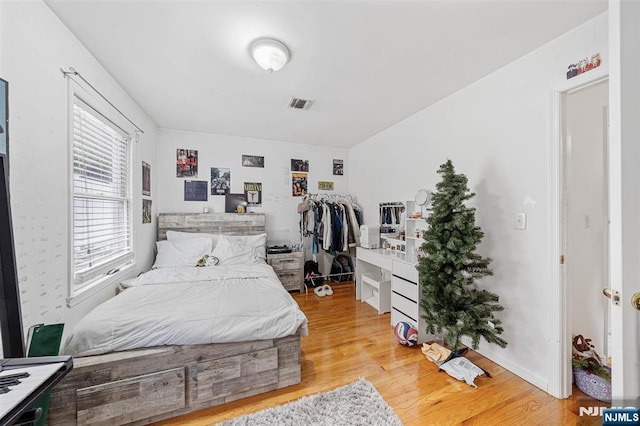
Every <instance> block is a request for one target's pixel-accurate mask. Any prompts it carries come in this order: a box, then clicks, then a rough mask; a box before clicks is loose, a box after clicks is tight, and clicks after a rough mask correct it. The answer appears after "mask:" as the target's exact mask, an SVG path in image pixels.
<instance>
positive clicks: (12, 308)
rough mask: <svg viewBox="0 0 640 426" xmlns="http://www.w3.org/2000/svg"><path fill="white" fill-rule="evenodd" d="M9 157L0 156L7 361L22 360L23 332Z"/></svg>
mask: <svg viewBox="0 0 640 426" xmlns="http://www.w3.org/2000/svg"><path fill="white" fill-rule="evenodd" d="M7 166H8V164H7V156H6V155H4V154H0V333H1V334H2V352H3V354H4V358H23V357H24V356H25V350H24V333H23V330H22V313H21V310H20V290H19V288H18V271H17V269H16V257H15V247H14V245H13V225H12V222H11V203H10V197H9V170H8V167H7Z"/></svg>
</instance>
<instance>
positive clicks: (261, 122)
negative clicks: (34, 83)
mask: <svg viewBox="0 0 640 426" xmlns="http://www.w3.org/2000/svg"><path fill="white" fill-rule="evenodd" d="M46 3H47V4H48V5H49V6H50V7H51V9H52V10H53V11H54V12H55V13H56V15H57V16H58V17H59V18H60V19H61V20H62V22H64V23H65V24H66V25H67V26H68V27H69V29H70V30H71V31H72V32H73V33H74V34H75V35H76V36H77V37H78V38H79V39H80V40H81V42H82V43H84V45H85V46H86V47H87V48H88V49H89V50H90V51H91V52H93V54H94V55H95V57H96V58H97V59H98V60H99V61H100V62H101V63H102V65H103V66H104V67H105V68H106V69H107V70H108V71H109V72H110V73H111V75H112V76H113V77H114V78H115V79H116V80H117V81H118V82H119V83H120V84H121V85H122V86H123V87H124V88H125V89H126V90H127V92H128V93H129V94H130V95H131V96H132V97H133V98H134V99H135V100H136V101H137V102H138V104H139V105H140V106H141V107H142V108H143V109H144V110H145V111H146V112H147V113H148V114H149V115H150V116H151V117H152V118H153V119H154V120H155V122H156V123H157V124H158V126H160V127H165V128H173V129H185V130H193V131H203V132H211V133H218V134H228V135H239V136H247V137H255V138H263V139H274V140H280V141H289V142H298V143H307V144H315V145H326V146H342V147H349V146H353V145H355V144H357V143H359V142H361V141H363V140H365V139H366V138H368V137H370V136H372V135H374V134H376V133H378V132H380V131H381V130H383V129H385V128H387V127H389V126H391V125H393V124H395V123H397V122H398V121H400V120H402V119H404V118H406V117H408V116H410V115H412V114H413V113H415V112H417V111H419V110H421V109H423V108H425V107H427V106H429V105H431V104H433V103H435V102H437V101H438V100H440V99H442V98H444V97H446V96H447V95H449V94H451V93H453V92H455V91H457V90H459V89H461V88H462V87H464V86H466V85H468V84H470V83H471V82H473V81H475V80H477V79H479V78H481V77H483V76H485V75H487V74H489V73H491V72H492V71H494V70H496V69H498V68H500V67H501V66H503V65H505V64H507V63H509V62H511V61H513V60H514V59H516V58H518V57H520V56H522V55H524V54H526V53H527V52H529V51H531V50H533V49H534V48H536V47H538V46H541V45H542V44H544V43H546V42H548V41H550V40H552V39H553V38H555V37H557V36H559V35H560V34H562V33H564V32H566V31H568V30H569V29H571V28H574V27H576V26H577V25H579V24H580V23H582V22H584V21H586V20H588V19H589V18H591V17H593V16H595V15H597V14H599V13H601V12H603V11H605V10H606V8H607V1H606V0H565V1H559V0H492V1H490V0H458V1H451V0H447V1H416V0H414V1H400V0H395V1H377V0H370V1H357V0H351V1H346V0H342V1H321V0H315V1H304V0H289V1H264V0H263V1H241V0H236V1H211V0H210V1H191V0H172V1H169V0H155V1H153V0H128V1H123V0H111V1H107V0H102V1H100V0H92V1H86V0H46ZM263 36H268V37H273V38H276V39H279V40H281V41H282V42H284V43H285V44H286V45H288V47H289V49H290V51H291V62H290V63H289V64H288V65H287V66H285V68H283V69H282V70H281V71H279V72H275V73H272V74H269V73H267V72H265V71H263V70H262V69H261V68H259V67H258V66H257V65H256V64H255V63H254V62H253V60H252V59H251V58H250V56H249V52H248V46H249V44H250V43H251V42H252V41H253V40H255V39H256V38H259V37H263ZM567 59H571V58H567ZM68 65H69V66H73V65H74V64H68ZM78 71H80V72H81V73H82V70H78ZM558 72H559V73H562V72H564V70H558ZM85 77H87V78H88V79H90V78H91V76H86V75H85ZM294 96H295V97H302V98H306V99H312V100H314V101H315V103H314V105H313V106H312V108H311V109H310V110H308V111H302V110H293V109H290V108H288V107H287V103H288V101H289V99H290V98H291V97H294Z"/></svg>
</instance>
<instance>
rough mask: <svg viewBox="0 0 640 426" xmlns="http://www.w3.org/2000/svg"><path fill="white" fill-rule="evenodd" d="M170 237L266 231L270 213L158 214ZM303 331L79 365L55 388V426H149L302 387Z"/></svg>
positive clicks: (51, 418) (78, 361)
mask: <svg viewBox="0 0 640 426" xmlns="http://www.w3.org/2000/svg"><path fill="white" fill-rule="evenodd" d="M168 230H176V231H185V232H207V233H213V234H228V235H254V234H259V233H262V232H265V217H264V214H235V213H205V214H160V215H159V218H158V239H159V240H161V239H165V238H166V232H167V231H168ZM300 380H301V377H300V330H298V332H297V333H296V334H294V335H291V336H286V337H282V338H279V339H271V340H254V341H250V342H239V343H214V344H207V345H189V346H161V347H154V348H144V349H136V350H131V351H123V352H114V353H109V354H104V355H96V356H89V357H80V358H75V359H74V368H73V370H72V371H71V372H70V373H69V374H68V375H67V376H66V377H65V378H64V379H63V380H62V381H61V382H60V383H59V384H58V385H56V387H55V388H54V390H53V392H52V395H51V404H50V407H49V414H48V419H47V420H48V421H47V423H48V424H49V425H65V426H66V425H76V424H80V425H89V424H90V425H121V424H149V423H152V422H155V421H158V420H162V419H167V418H170V417H175V416H178V415H181V414H185V413H189V412H192V411H196V410H201V409H203V408H207V407H212V406H215V405H220V404H224V403H226V402H230V401H234V400H237V399H241V398H245V397H248V396H251V395H256V394H260V393H264V392H269V391H272V390H274V389H279V388H283V387H286V386H291V385H294V384H298V383H300Z"/></svg>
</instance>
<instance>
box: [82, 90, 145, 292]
mask: <svg viewBox="0 0 640 426" xmlns="http://www.w3.org/2000/svg"><path fill="white" fill-rule="evenodd" d="M72 134H73V268H74V283H75V289H76V290H77V289H79V288H81V287H82V286H84V285H86V284H87V283H89V282H91V281H92V280H94V279H96V278H98V277H100V276H102V275H105V274H108V273H109V272H110V271H112V270H115V269H118V268H119V267H121V266H124V265H125V264H126V263H128V262H129V261H130V260H131V258H132V257H133V251H132V244H131V208H130V207H131V206H130V204H131V200H130V182H129V170H130V165H129V143H130V137H129V135H127V133H126V132H124V131H123V130H122V129H120V128H119V127H118V126H116V125H115V124H114V123H113V122H111V121H110V120H108V119H107V118H106V117H104V116H103V115H102V114H100V113H99V112H97V111H96V110H94V109H93V108H91V107H90V106H89V105H87V104H86V103H84V102H83V101H82V100H81V99H79V98H77V97H75V96H74V102H73V129H72Z"/></svg>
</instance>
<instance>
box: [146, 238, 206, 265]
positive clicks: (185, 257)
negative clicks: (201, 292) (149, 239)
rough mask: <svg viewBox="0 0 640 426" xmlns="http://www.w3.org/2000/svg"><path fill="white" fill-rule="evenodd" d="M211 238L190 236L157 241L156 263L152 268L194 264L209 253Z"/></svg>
mask: <svg viewBox="0 0 640 426" xmlns="http://www.w3.org/2000/svg"><path fill="white" fill-rule="evenodd" d="M211 245H212V243H211V238H190V239H186V240H178V241H169V240H166V241H158V242H157V243H156V247H157V248H158V254H156V263H154V264H153V268H154V269H155V268H171V267H173V266H196V264H197V263H198V260H199V259H200V258H202V256H204V255H205V254H207V253H211V250H212V248H211Z"/></svg>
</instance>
